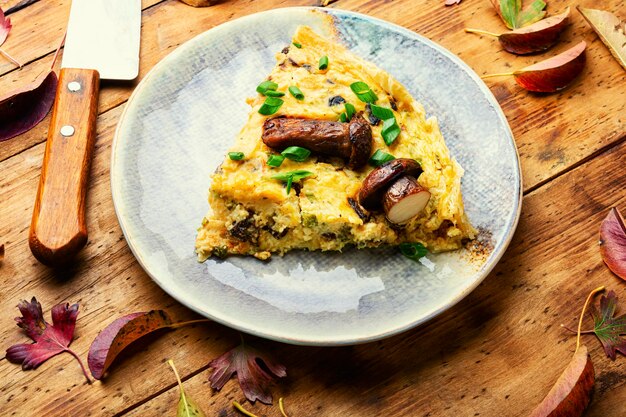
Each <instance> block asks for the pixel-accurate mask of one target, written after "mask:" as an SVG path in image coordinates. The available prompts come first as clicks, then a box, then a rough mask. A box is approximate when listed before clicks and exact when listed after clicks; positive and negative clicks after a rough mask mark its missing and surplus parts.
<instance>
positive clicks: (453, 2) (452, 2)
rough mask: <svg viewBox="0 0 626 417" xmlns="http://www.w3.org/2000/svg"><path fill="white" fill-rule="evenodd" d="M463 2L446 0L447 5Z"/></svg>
mask: <svg viewBox="0 0 626 417" xmlns="http://www.w3.org/2000/svg"><path fill="white" fill-rule="evenodd" d="M459 3H461V0H445V3H444V4H445V5H446V6H452V5H454V4H459Z"/></svg>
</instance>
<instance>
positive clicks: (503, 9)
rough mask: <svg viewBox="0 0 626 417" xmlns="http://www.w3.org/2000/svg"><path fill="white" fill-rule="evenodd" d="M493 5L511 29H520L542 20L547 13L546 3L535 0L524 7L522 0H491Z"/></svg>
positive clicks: (541, 0)
mask: <svg viewBox="0 0 626 417" xmlns="http://www.w3.org/2000/svg"><path fill="white" fill-rule="evenodd" d="M491 5H492V6H493V7H494V9H496V12H497V13H498V15H500V18H501V19H502V21H503V22H504V24H505V25H506V26H507V27H508V28H509V29H518V28H521V27H524V26H527V25H531V24H533V23H535V22H538V21H540V20H541V19H543V18H544V17H545V15H546V12H545V10H544V9H545V8H546V3H545V2H544V1H543V0H534V1H533V2H532V3H531V4H530V5H529V6H526V7H525V8H523V9H522V0H491Z"/></svg>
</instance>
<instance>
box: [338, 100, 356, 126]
mask: <svg viewBox="0 0 626 417" xmlns="http://www.w3.org/2000/svg"><path fill="white" fill-rule="evenodd" d="M344 108H345V109H346V111H345V112H343V113H341V114H340V115H339V120H341V121H342V122H343V123H346V122H349V121H350V120H352V116H354V115H355V113H356V109H355V108H354V106H353V105H352V104H350V103H346V104H345V105H344Z"/></svg>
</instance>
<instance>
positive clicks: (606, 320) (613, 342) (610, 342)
mask: <svg viewBox="0 0 626 417" xmlns="http://www.w3.org/2000/svg"><path fill="white" fill-rule="evenodd" d="M616 307H617V296H616V295H615V291H609V293H608V294H607V295H606V296H604V295H603V296H602V298H600V310H599V311H598V309H597V308H596V307H595V306H592V307H591V310H590V313H591V317H593V323H594V326H593V332H594V333H595V334H596V336H598V339H599V340H600V342H601V343H602V347H604V352H605V353H606V356H608V357H609V358H611V359H612V360H615V357H616V352H621V353H622V354H624V355H626V339H624V338H622V337H620V336H621V335H626V314H623V315H621V316H619V317H613V316H614V315H615V309H616Z"/></svg>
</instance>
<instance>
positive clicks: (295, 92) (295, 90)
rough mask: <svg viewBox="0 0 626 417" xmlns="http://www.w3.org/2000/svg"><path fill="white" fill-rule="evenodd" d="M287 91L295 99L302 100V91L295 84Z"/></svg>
mask: <svg viewBox="0 0 626 417" xmlns="http://www.w3.org/2000/svg"><path fill="white" fill-rule="evenodd" d="M289 92H290V93H291V95H292V96H294V97H295V98H296V100H304V93H302V91H301V90H300V89H299V88H298V87H296V86H295V85H292V86H291V87H289Z"/></svg>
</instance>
